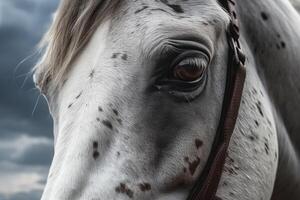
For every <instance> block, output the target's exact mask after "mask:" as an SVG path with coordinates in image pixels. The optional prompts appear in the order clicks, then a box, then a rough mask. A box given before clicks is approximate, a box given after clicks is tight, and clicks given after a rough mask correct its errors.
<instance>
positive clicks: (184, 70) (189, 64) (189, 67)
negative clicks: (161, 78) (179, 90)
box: [173, 59, 206, 81]
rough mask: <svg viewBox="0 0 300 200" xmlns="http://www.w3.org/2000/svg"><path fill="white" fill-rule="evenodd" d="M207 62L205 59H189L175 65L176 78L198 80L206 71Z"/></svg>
mask: <svg viewBox="0 0 300 200" xmlns="http://www.w3.org/2000/svg"><path fill="white" fill-rule="evenodd" d="M205 69H206V62H205V61H203V59H188V60H184V61H182V62H180V63H179V64H178V65H176V66H175V67H174V71H173V73H174V78H176V79H179V80H181V81H196V80H198V79H200V78H201V77H202V75H203V73H204V72H205Z"/></svg>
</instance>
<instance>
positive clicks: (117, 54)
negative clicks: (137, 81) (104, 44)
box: [111, 53, 120, 58]
mask: <svg viewBox="0 0 300 200" xmlns="http://www.w3.org/2000/svg"><path fill="white" fill-rule="evenodd" d="M119 55H120V53H113V55H112V56H111V58H117V57H118V56H119Z"/></svg>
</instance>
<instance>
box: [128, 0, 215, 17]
mask: <svg viewBox="0 0 300 200" xmlns="http://www.w3.org/2000/svg"><path fill="white" fill-rule="evenodd" d="M123 5H125V6H126V7H127V10H128V9H131V10H134V14H135V15H139V14H142V13H143V11H146V10H147V9H152V10H155V11H156V13H169V14H170V13H171V14H175V15H176V14H179V15H180V14H189V13H190V12H191V11H192V10H195V9H197V10H199V9H200V10H203V11H205V9H206V7H207V6H209V5H217V1H216V0H189V1H187V0H141V1H131V0H127V1H126V2H125V1H124V4H123ZM195 6H197V8H195ZM198 6H199V7H198ZM212 12H213V11H212ZM148 14H150V13H149V12H148ZM199 14H201V13H199Z"/></svg>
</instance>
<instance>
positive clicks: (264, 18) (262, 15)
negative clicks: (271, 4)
mask: <svg viewBox="0 0 300 200" xmlns="http://www.w3.org/2000/svg"><path fill="white" fill-rule="evenodd" d="M260 15H261V17H262V19H263V20H268V19H269V17H268V15H267V13H265V12H261V13H260Z"/></svg>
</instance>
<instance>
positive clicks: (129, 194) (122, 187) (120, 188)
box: [115, 183, 133, 198]
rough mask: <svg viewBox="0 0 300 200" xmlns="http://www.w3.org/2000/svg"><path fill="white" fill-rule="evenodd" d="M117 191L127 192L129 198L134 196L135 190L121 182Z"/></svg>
mask: <svg viewBox="0 0 300 200" xmlns="http://www.w3.org/2000/svg"><path fill="white" fill-rule="evenodd" d="M115 190H116V192H117V193H122V194H126V195H127V196H128V197H129V198H132V197H133V191H132V190H131V189H129V188H128V187H127V186H126V184H125V183H120V185H119V186H118V187H116V188H115Z"/></svg>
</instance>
